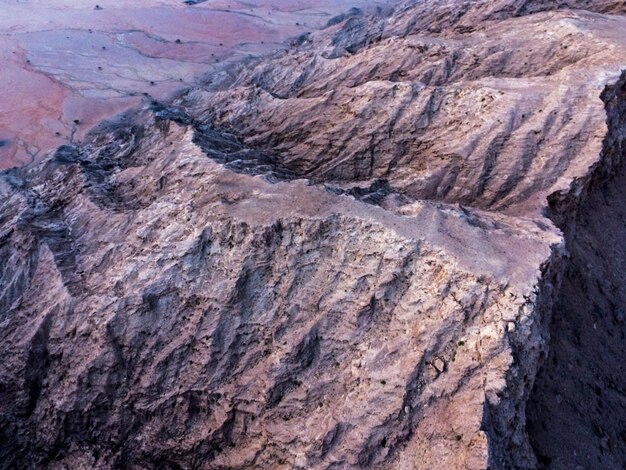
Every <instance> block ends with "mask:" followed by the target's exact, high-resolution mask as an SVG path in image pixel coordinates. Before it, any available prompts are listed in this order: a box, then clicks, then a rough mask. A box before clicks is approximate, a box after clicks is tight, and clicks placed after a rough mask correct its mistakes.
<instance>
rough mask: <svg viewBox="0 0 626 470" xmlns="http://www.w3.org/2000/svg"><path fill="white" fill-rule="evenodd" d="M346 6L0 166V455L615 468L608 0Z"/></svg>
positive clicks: (620, 163)
mask: <svg viewBox="0 0 626 470" xmlns="http://www.w3.org/2000/svg"><path fill="white" fill-rule="evenodd" d="M189 3H191V4H193V5H186V6H185V5H184V4H183V6H181V5H173V6H167V7H168V8H170V7H171V8H178V9H180V11H181V12H184V11H188V10H186V9H189V8H191V9H201V8H213V9H220V8H221V9H226V10H228V9H229V8H231V9H233V8H235V6H236V3H235V2H233V3H227V4H225V5H222V6H221V7H220V6H218V5H217V3H212V2H210V1H207V2H189ZM285 3H286V2H285ZM127 5H130V6H128V8H131V6H132V4H127ZM229 5H230V6H229ZM289 5H291V7H292V8H293V9H294V10H297V11H298V12H299V13H298V15H300V16H299V18H300V19H299V20H298V21H297V23H300V24H299V25H296V24H295V23H296V22H294V24H293V26H292V25H291V22H292V21H293V17H292V16H288V15H291V14H295V13H284V14H285V15H287V16H286V17H288V18H289V20H288V21H286V20H285V21H286V22H287V23H289V25H290V26H289V27H293V28H294V31H292V33H298V34H299V33H300V31H301V29H298V28H302V25H303V24H304V21H305V20H304V19H302V18H304V17H306V18H307V19H306V22H307V27H308V26H309V24H310V21H312V20H310V19H308V18H310V17H308V16H306V15H304V14H303V13H302V12H306V11H308V10H306V8H305V9H304V10H302V8H303V7H306V5H296V4H295V3H293V2H290V3H289ZM101 7H102V10H91V7H90V9H89V15H92V14H93V15H95V14H102V13H104V12H106V11H107V10H110V9H111V8H110V6H107V5H106V4H102V5H101ZM347 7H348V5H346V8H345V9H344V11H348V13H347V14H345V15H343V16H340V17H335V18H331V20H330V21H329V20H328V18H327V17H324V19H323V21H322V22H323V23H325V25H326V27H324V28H322V29H320V30H318V31H314V32H312V33H311V34H309V35H304V36H302V35H300V36H299V37H296V39H294V40H292V41H291V42H290V44H289V45H288V46H286V47H285V48H284V49H281V50H278V51H275V52H273V53H271V52H270V53H269V54H268V55H263V57H252V58H249V57H247V56H246V57H241V55H237V57H238V59H239V60H235V56H232V55H231V56H230V57H231V59H230V62H229V63H228V64H225V65H224V64H222V65H221V66H219V68H218V69H216V70H214V71H213V72H212V73H209V74H207V75H204V76H203V77H202V78H201V79H198V81H197V82H196V83H195V85H194V86H192V87H191V88H190V89H188V90H184V91H180V92H178V93H177V94H176V95H175V96H174V97H172V98H171V99H165V98H164V96H165V95H167V94H168V93H170V92H171V91H172V90H174V89H176V87H177V86H179V85H176V84H175V83H174V84H173V85H172V86H173V88H172V89H168V88H167V86H166V85H167V84H168V83H169V82H168V80H170V79H171V80H173V81H174V82H175V80H174V76H173V75H172V76H171V77H170V75H167V77H169V78H166V79H164V80H163V83H162V84H161V85H159V84H157V83H156V82H155V85H148V86H150V87H156V88H155V90H156V89H158V87H159V86H163V89H164V90H165V91H164V92H163V93H164V95H162V96H157V95H156V94H152V95H151V96H150V97H149V98H148V99H146V100H145V101H144V102H141V103H140V105H139V106H138V107H136V108H134V109H133V110H131V111H128V112H126V113H123V114H120V115H118V116H116V117H115V118H112V119H109V120H107V121H105V122H102V123H100V124H99V125H97V126H95V127H94V128H93V129H92V130H91V132H89V133H86V134H85V135H84V136H83V138H82V140H81V141H78V140H75V141H72V142H66V143H65V145H63V146H60V147H58V148H57V149H55V150H53V151H51V152H49V153H47V154H46V155H45V156H44V157H42V158H40V159H37V160H36V161H35V162H33V163H31V164H28V165H25V166H22V167H20V168H17V169H12V170H8V171H5V172H4V173H2V174H1V175H0V288H1V289H0V351H1V353H2V357H3V361H2V362H1V363H0V462H2V463H3V465H5V466H6V467H9V468H13V467H16V468H24V467H28V466H34V467H37V468H97V469H100V468H102V469H109V468H136V469H140V468H141V469H144V468H149V469H152V468H155V469H156V468H206V469H217V468H233V469H234V468H237V469H238V468H302V469H308V468H315V469H317V468H319V469H329V468H333V469H338V468H380V469H390V468H391V469H412V468H415V469H446V470H447V469H457V468H458V469H511V468H525V469H534V468H550V469H562V468H621V466H623V463H624V462H625V460H626V452H625V450H624V445H623V439H624V436H625V435H626V434H624V431H626V430H625V429H624V427H623V423H624V422H626V413H625V412H624V406H623V404H624V395H623V390H626V383H625V378H624V374H620V373H619V372H618V371H620V370H621V364H622V363H623V359H624V340H623V338H624V336H625V334H626V326H625V321H624V312H625V311H626V308H624V304H625V303H626V295H625V294H624V291H625V289H624V279H623V277H624V275H623V273H624V270H623V269H622V268H623V267H624V266H626V255H625V254H624V250H623V232H624V229H623V225H624V224H623V220H624V219H626V215H624V210H623V208H624V207H626V196H625V195H624V190H623V184H622V178H623V175H624V174H626V160H625V159H624V156H625V155H626V150H625V149H626V133H625V132H624V129H625V128H626V127H625V126H626V75H625V74H624V73H623V72H622V70H623V69H625V68H626V65H625V63H626V17H625V16H622V13H626V12H624V6H623V3H622V2H611V1H608V0H607V1H598V2H585V1H582V0H581V1H577V0H571V1H567V0H566V1H558V2H557V1H521V0H498V1H472V2H469V1H468V2H465V1H452V0H450V1H435V0H432V1H428V0H425V1H410V2H403V3H400V4H397V5H395V9H393V10H385V9H382V10H378V11H372V13H375V14H367V13H362V12H359V11H355V10H352V11H349V10H348V8H347ZM163 8H165V6H164V7H163ZM238 8H239V7H238ZM241 8H243V6H241ZM246 8H253V10H254V9H255V8H257V9H258V11H265V12H266V13H267V17H269V16H272V18H273V20H272V21H277V20H275V18H276V15H277V13H276V12H277V10H271V15H270V12H269V10H267V9H264V8H266V7H265V6H263V5H260V4H258V5H256V6H249V5H248V6H246ZM284 8H286V7H284ZM193 11H199V10H193ZM86 12H87V10H85V12H84V13H85V14H86ZM154 14H155V15H157V13H154ZM228 14H230V13H228ZM140 16H141V18H142V19H143V20H146V21H147V20H148V19H150V18H154V17H151V16H150V15H149V14H147V13H144V14H143V15H140ZM258 16H259V15H257V16H254V17H253V18H257V17H258ZM286 17H285V18H286ZM197 18H198V17H197V16H193V17H190V18H188V21H189V26H188V28H186V29H187V30H188V34H189V36H183V35H182V33H181V34H180V39H181V41H180V44H178V43H177V42H176V39H178V38H179V35H178V34H172V35H171V36H168V40H167V41H165V42H163V41H160V40H154V39H153V38H152V36H150V35H146V34H143V33H136V32H132V33H128V34H122V35H121V36H120V37H122V38H123V40H124V41H125V42H124V44H125V46H121V45H120V44H121V43H119V42H113V43H112V44H117V46H119V48H120V51H122V49H123V50H124V51H127V50H128V51H135V52H133V53H134V54H135V53H136V51H138V50H141V51H144V52H142V54H139V55H141V57H142V58H141V59H138V60H139V62H140V63H143V62H141V61H143V60H146V63H150V64H155V63H158V61H161V60H170V61H172V62H171V64H172V66H171V67H169V68H167V69H166V71H167V74H170V73H174V71H176V70H187V69H186V68H184V67H181V68H180V69H178V68H177V66H175V65H174V63H180V57H178V58H172V57H171V56H168V54H170V51H171V50H175V51H178V50H179V49H177V48H180V47H188V48H187V49H185V51H186V52H185V54H189V56H188V57H189V60H190V61H191V62H192V63H195V60H196V59H195V58H194V57H198V56H196V55H194V54H196V53H197V54H199V56H202V57H205V55H204V53H203V52H199V51H203V50H205V49H203V48H206V47H209V46H207V44H206V43H204V42H202V41H200V40H197V41H196V42H195V43H193V44H190V43H192V42H193V41H192V38H193V37H194V36H193V35H194V34H196V32H194V31H195V30H194V28H195V26H194V25H195V24H196V23H195V22H196V21H197ZM264 18H265V17H264ZM154 21H156V20H154ZM250 21H253V20H250ZM254 21H257V20H256V19H254ZM268 21H269V20H268ZM281 21H282V20H281ZM148 23H149V21H148ZM149 24H151V23H149ZM320 24H321V23H320ZM146 28H147V27H146ZM183 29H184V28H183ZM200 29H201V28H200ZM255 31H258V30H255ZM87 34H89V33H87ZM96 34H97V33H96V31H95V29H94V32H92V33H91V35H96ZM151 34H152V33H151ZM162 34H165V33H162ZM198 34H199V33H198ZM255 34H256V33H255ZM258 34H261V33H258ZM104 36H106V35H102V37H104ZM292 36H293V34H292ZM93 37H94V38H96V39H93V41H96V40H98V39H97V38H98V36H93ZM107 37H109V36H107ZM110 37H113V36H110ZM115 37H116V38H117V37H118V36H115ZM60 39H62V38H60ZM91 40H92V39H88V40H85V42H84V44H89V41H91ZM172 40H173V43H172ZM111 41H113V39H111ZM115 41H117V39H115ZM223 41H224V42H223V44H225V45H226V44H229V43H228V42H227V40H226V39H224V40H223ZM233 41H235V42H233V44H235V43H237V44H239V43H238V42H236V41H237V40H236V39H233ZM263 41H264V40H261V46H258V47H261V48H262V47H263V46H264V44H263ZM130 44H132V46H128V47H127V46H126V45H130ZM257 45H258V43H257ZM81 47H82V46H81ZM109 47H111V48H112V49H113V48H114V46H113V45H112V46H107V49H106V50H109ZM170 47H171V48H174V49H170ZM224 47H226V46H224ZM229 47H231V46H229ZM272 47H274V48H275V46H272ZM194 48H196V49H194ZM232 48H233V49H232V50H236V51H241V50H242V49H237V47H234V46H232ZM146 50H149V51H150V53H146V52H145V51H146ZM261 52H262V51H261ZM247 53H248V52H247V51H246V53H245V54H247ZM236 54H241V52H237V53H236ZM259 54H260V52H259ZM139 55H138V56H135V57H139ZM145 55H149V56H150V57H151V58H150V61H157V62H150V61H148V59H145V58H144V56H145ZM253 55H254V54H253ZM33 57H34V56H33ZM155 57H157V58H155ZM129 60H131V61H132V60H134V59H129ZM206 65H207V66H209V65H211V64H206ZM120 67H121V66H120ZM121 68H123V67H121ZM138 73H139V72H138ZM163 73H164V74H165V73H166V72H165V71H163ZM116 77H117V78H115V79H113V78H112V79H111V80H110V81H112V82H113V81H115V80H117V79H119V83H120V85H116V88H115V89H113V88H112V89H111V90H107V89H106V87H101V88H98V87H91V88H90V87H89V86H86V87H85V88H84V89H81V92H80V93H84V94H85V96H87V95H88V94H89V93H92V92H93V93H95V94H96V95H97V94H98V93H103V94H104V95H97V96H96V98H97V99H98V100H101V99H103V98H104V97H105V96H108V95H106V93H113V91H115V90H117V87H122V86H123V85H122V84H123V83H131V82H132V81H129V82H125V80H129V79H128V78H124V77H125V76H124V75H123V74H120V75H116ZM120 77H121V78H120ZM176 78H178V77H176ZM66 80H67V83H70V82H71V83H74V85H73V86H74V87H76V88H79V87H80V86H82V85H81V83H83V82H84V83H89V81H88V80H87V81H82V80H80V79H79V78H77V76H73V75H72V76H71V77H68V78H67V79H66ZM134 80H135V81H142V80H143V79H142V80H138V79H136V77H135V78H134ZM116 83H117V82H116ZM124 86H126V85H124ZM128 86H129V87H130V86H131V85H128ZM129 89H130V88H129ZM155 93H156V92H155ZM81 96H83V95H81ZM139 99H143V98H139ZM108 102H110V99H108ZM79 108H80V109H83V108H82V107H79ZM77 137H78V135H77ZM3 141H6V142H7V143H5V144H4V147H7V146H10V145H11V144H10V139H9V138H7V139H4V138H3ZM4 147H3V148H4Z"/></svg>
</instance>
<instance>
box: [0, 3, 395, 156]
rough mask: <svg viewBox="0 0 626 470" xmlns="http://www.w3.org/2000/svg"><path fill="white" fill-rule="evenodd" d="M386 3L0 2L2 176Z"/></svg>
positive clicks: (0, 146) (0, 149)
mask: <svg viewBox="0 0 626 470" xmlns="http://www.w3.org/2000/svg"><path fill="white" fill-rule="evenodd" d="M385 3H387V2H385V1H382V0H381V1H379V0H354V1H347V0H341V1H337V0H333V1H330V0H323V1H312V0H307V1H298V2H291V1H284V0H277V1H270V0H265V1H252V2H239V1H228V2H225V1H206V2H203V3H200V4H198V5H186V4H184V3H183V1H182V0H180V1H179V0H176V1H174V0H155V1H148V0H136V1H123V0H102V1H101V2H99V3H98V2H76V1H67V0H52V1H42V0H29V1H16V0H0V61H1V62H2V68H1V69H0V81H1V82H2V84H3V93H2V96H0V141H1V142H2V145H0V168H8V167H11V166H15V165H20V164H24V163H27V162H30V161H32V160H33V159H37V158H40V157H42V156H43V155H44V154H45V152H47V151H48V150H50V149H52V148H54V147H55V146H57V145H60V144H62V143H67V142H73V141H75V140H76V139H80V138H82V137H84V135H85V133H86V132H87V131H88V129H90V128H91V127H93V126H94V125H95V124H97V123H99V122H100V121H101V120H102V119H105V118H107V117H110V116H113V115H115V114H117V113H118V112H121V111H123V110H125V109H129V108H130V107H133V106H136V105H138V104H140V103H141V102H142V99H148V98H146V97H145V96H144V94H149V95H150V96H151V97H154V98H158V99H163V98H165V97H167V96H169V95H170V94H172V93H173V92H175V91H176V90H179V89H181V88H182V87H184V86H189V85H190V84H192V83H194V80H195V78H196V77H198V76H199V75H201V74H204V73H209V72H210V71H211V70H213V69H214V68H215V66H216V65H218V64H220V63H223V61H225V60H233V59H238V58H241V57H242V56H248V55H253V56H258V55H262V54H265V53H267V52H269V51H271V50H273V49H275V48H281V47H283V42H284V41H285V40H286V39H288V38H291V37H294V36H298V35H299V34H303V33H306V32H308V31H312V30H315V29H319V28H320V27H322V26H324V25H325V24H326V23H327V21H328V20H329V19H331V18H332V17H334V16H335V15H338V14H342V13H344V12H346V11H348V10H349V9H350V8H353V7H361V8H364V9H366V10H367V9H369V8H375V7H378V6H382V5H385ZM96 5H99V6H100V8H101V9H96V8H95V6H96ZM75 120H78V121H79V122H78V123H75Z"/></svg>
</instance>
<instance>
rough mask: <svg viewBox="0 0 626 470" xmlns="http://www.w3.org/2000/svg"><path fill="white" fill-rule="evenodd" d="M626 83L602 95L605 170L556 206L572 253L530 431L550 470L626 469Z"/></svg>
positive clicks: (598, 170)
mask: <svg viewBox="0 0 626 470" xmlns="http://www.w3.org/2000/svg"><path fill="white" fill-rule="evenodd" d="M625 85H626V75H623V76H622V78H621V79H620V80H619V82H618V83H616V84H615V85H613V86H610V87H608V88H607V89H606V90H605V92H604V93H603V95H602V98H603V100H604V102H605V104H606V111H607V127H608V134H607V137H606V139H605V142H604V147H603V152H602V160H601V161H600V162H599V164H598V165H597V166H596V168H595V169H594V170H593V171H592V172H590V174H589V177H588V178H583V179H581V180H580V181H579V182H578V184H577V185H575V187H576V189H575V190H574V191H572V192H571V194H572V196H571V197H569V198H564V199H563V198H558V197H555V198H553V201H552V202H553V207H552V209H551V211H552V213H554V218H555V219H556V220H559V222H560V224H561V226H562V228H563V231H564V232H565V234H566V239H567V246H568V248H569V252H570V254H569V259H568V260H567V263H566V266H565V270H564V273H565V275H564V278H563V285H562V288H561V290H560V292H559V294H558V300H557V303H556V305H555V310H554V314H553V322H552V325H551V328H550V330H551V335H552V341H551V343H550V348H549V349H550V352H549V356H548V359H547V361H546V365H545V367H544V370H543V371H542V373H541V374H540V375H539V376H538V379H537V383H536V386H535V389H534V391H533V395H532V397H531V401H530V407H529V420H530V426H529V431H530V434H531V437H532V440H533V444H534V447H535V449H536V450H537V454H538V455H539V457H540V462H541V463H542V464H543V465H544V466H545V467H548V468H620V467H621V466H623V465H624V462H626V446H625V443H626V425H625V424H624V418H625V414H624V410H626V378H625V377H624V374H623V362H624V358H625V357H626V324H625V321H626V317H625V316H624V312H625V310H624V308H625V306H626V297H625V295H624V289H625V286H626V280H625V279H624V273H625V270H624V267H625V263H626V255H625V253H624V240H625V239H626V238H625V237H626V233H625V232H624V227H625V226H626V225H625V221H626V214H625V213H624V211H625V207H626V194H625V189H626V188H624V184H623V181H624V177H626V158H625V157H626V133H625V132H624V129H626V86H625Z"/></svg>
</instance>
